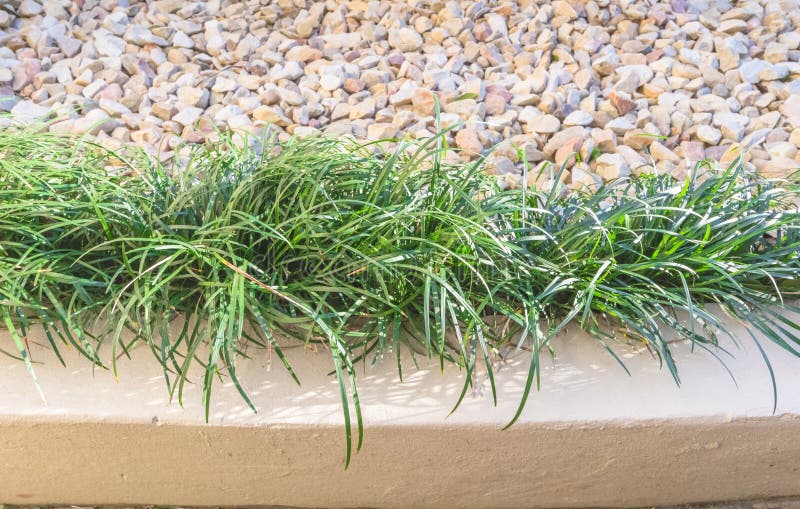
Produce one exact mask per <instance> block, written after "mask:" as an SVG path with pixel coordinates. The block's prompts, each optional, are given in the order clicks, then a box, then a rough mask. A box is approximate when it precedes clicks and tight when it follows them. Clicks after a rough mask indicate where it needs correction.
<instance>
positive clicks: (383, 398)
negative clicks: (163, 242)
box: [0, 325, 800, 508]
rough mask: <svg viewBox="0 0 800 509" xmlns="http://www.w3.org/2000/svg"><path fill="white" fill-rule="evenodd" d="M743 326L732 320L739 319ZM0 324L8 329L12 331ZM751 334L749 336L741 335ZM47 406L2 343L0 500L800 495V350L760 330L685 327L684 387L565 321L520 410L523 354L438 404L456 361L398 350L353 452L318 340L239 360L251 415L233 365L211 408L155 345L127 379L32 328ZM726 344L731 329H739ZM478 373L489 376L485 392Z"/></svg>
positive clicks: (448, 392)
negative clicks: (761, 342) (180, 382)
mask: <svg viewBox="0 0 800 509" xmlns="http://www.w3.org/2000/svg"><path fill="white" fill-rule="evenodd" d="M732 327H733V328H734V329H737V328H738V327H736V326H734V325H732ZM3 334H4V333H2V332H0V344H6V345H7V344H8V341H9V339H8V338H7V337H6V336H5V335H3ZM742 337H744V336H742ZM29 339H30V340H31V342H32V345H33V350H32V357H33V359H34V360H35V361H37V362H42V363H43V364H38V365H37V366H36V368H37V373H38V374H39V377H40V381H41V385H42V388H43V389H44V391H45V394H46V396H47V405H44V404H42V402H41V401H40V400H39V399H38V397H37V395H36V392H35V390H34V388H33V386H32V384H31V383H30V380H29V378H28V376H27V373H26V372H25V368H24V366H23V365H22V364H19V363H17V362H15V361H13V360H11V359H7V358H2V359H0V458H2V459H0V501H3V502H6V503H15V504H29V505H30V504H66V503H69V504H167V505H288V506H300V507H442V508H445V507H579V506H644V505H671V504H681V503H692V502H694V503H698V502H704V501H717V500H744V499H758V498H761V499H765V498H773V497H787V496H797V495H800V440H798V439H797V437H800V393H798V391H797V390H796V388H797V387H798V386H800V360H798V359H797V358H794V357H792V356H790V355H788V354H787V353H785V352H783V351H781V350H779V349H777V348H774V347H772V346H771V345H765V347H766V348H767V351H768V352H769V354H770V357H771V360H772V363H773V368H774V369H775V373H776V376H777V381H778V388H779V400H778V410H777V413H776V414H774V415H773V414H772V395H771V385H770V382H769V378H768V374H767V370H766V368H765V366H764V363H763V361H762V360H761V357H760V355H759V354H758V351H757V350H756V348H755V347H754V346H753V345H752V343H745V344H744V345H743V349H742V350H736V348H735V347H733V352H734V353H735V355H736V358H735V359H732V360H730V361H728V365H729V367H730V368H731V370H732V371H733V373H734V375H735V376H736V380H737V382H738V384H739V388H738V389H737V387H736V386H735V385H734V384H733V383H732V381H731V379H730V377H729V376H728V375H727V373H726V371H725V370H724V369H723V368H722V367H721V366H720V365H719V364H718V363H717V362H716V361H715V360H714V359H713V358H712V357H711V356H710V355H708V354H707V353H704V352H701V351H697V352H694V353H692V352H690V350H689V348H688V347H687V346H685V345H675V346H676V348H677V352H678V353H677V355H676V357H677V362H678V366H679V369H680V370H681V378H682V382H683V383H682V387H681V388H678V387H676V386H675V385H674V383H673V382H672V380H671V378H670V377H669V375H668V374H667V373H666V372H665V371H659V368H658V364H657V361H655V360H654V359H653V358H651V356H650V355H649V354H647V353H646V352H645V353H642V352H636V351H634V350H633V349H630V348H628V349H626V350H623V358H624V359H625V361H626V363H627V365H628V367H629V368H630V369H631V372H632V374H633V376H632V377H628V376H627V375H626V374H625V373H624V371H622V370H621V369H620V368H619V367H618V366H617V365H616V363H615V362H614V361H613V359H611V358H610V357H609V356H608V355H607V354H606V353H604V352H603V350H602V349H600V348H599V347H598V346H597V345H596V344H595V343H594V342H592V341H591V340H588V338H586V337H584V336H582V335H580V334H567V335H566V336H565V337H564V338H560V339H559V340H558V341H557V342H556V344H555V347H556V351H557V356H556V357H555V359H554V360H553V361H550V360H548V361H547V363H546V364H547V366H546V368H545V369H544V373H543V387H542V390H541V392H538V393H536V394H534V395H533V396H532V400H531V402H530V404H529V405H528V407H527V408H526V410H525V412H524V413H523V416H522V418H521V419H520V421H519V423H518V424H517V425H515V426H514V427H512V428H511V429H509V430H507V431H501V430H500V429H499V428H500V427H501V425H502V424H503V423H504V422H506V421H507V419H508V418H510V416H511V415H513V411H514V409H515V405H516V402H517V401H518V397H519V394H520V391H521V387H522V380H523V379H524V376H525V372H526V369H527V366H526V359H525V357H524V356H521V355H520V356H517V357H516V358H514V359H513V360H512V361H510V362H509V363H508V364H507V365H503V366H501V367H500V368H499V370H498V372H497V374H496V377H497V382H498V386H499V393H500V394H499V402H498V407H497V408H493V407H492V403H491V398H489V397H488V384H487V383H485V381H484V382H483V383H480V382H481V380H480V379H479V384H478V386H479V390H478V391H477V392H476V393H475V394H470V395H469V396H468V397H467V398H466V400H465V401H464V403H463V405H462V407H461V408H459V409H458V410H457V411H456V412H455V413H454V414H452V415H451V416H450V417H446V416H447V413H448V412H449V410H450V408H451V406H452V404H453V403H454V402H455V400H456V398H457V395H458V393H459V391H460V389H461V384H462V383H463V377H462V375H463V374H462V373H459V372H458V370H457V369H447V370H446V372H445V374H444V375H442V374H440V373H439V371H438V364H436V363H434V364H430V365H427V364H426V365H424V366H423V368H422V369H421V370H419V371H417V370H415V369H414V368H413V365H412V364H411V363H410V362H408V363H406V366H405V367H406V374H407V377H406V380H405V382H404V383H402V384H401V383H399V382H398V380H397V375H396V368H395V366H394V359H392V358H387V359H385V360H383V361H379V362H378V364H377V365H376V366H375V367H374V368H368V369H366V371H365V372H364V373H363V374H362V375H361V377H360V380H359V388H360V391H361V399H362V405H363V408H364V412H365V415H364V417H365V422H366V426H367V430H366V437H365V442H364V448H363V449H362V451H361V452H360V453H358V454H356V455H355V456H354V459H353V463H352V465H351V467H350V469H349V470H347V471H344V470H343V459H344V433H343V427H342V424H341V423H342V417H341V409H340V408H339V401H338V395H337V386H336V383H335V381H333V380H332V379H331V378H330V377H328V376H326V373H327V372H328V371H329V369H330V368H329V366H330V363H329V360H328V356H327V354H325V353H324V352H321V353H317V354H314V353H311V352H304V351H302V349H294V350H292V351H291V353H290V355H291V357H292V359H293V362H294V364H295V367H296V369H297V370H298V372H299V375H300V378H301V381H302V382H303V386H302V387H297V386H295V385H294V384H293V383H292V382H291V381H290V379H289V378H288V376H287V375H286V374H285V373H284V372H283V370H282V367H281V366H280V364H278V363H277V360H276V361H275V364H274V365H273V366H272V368H271V369H270V370H268V369H267V360H266V355H265V354H264V353H263V352H253V351H251V353H255V356H254V359H253V360H252V361H242V362H241V363H240V364H239V365H238V368H237V373H239V374H240V377H241V378H242V380H243V381H244V384H245V385H246V387H247V388H248V390H249V391H250V393H251V394H252V395H253V400H254V403H255V404H256V406H257V407H258V409H259V413H257V414H253V413H252V412H251V411H250V410H249V409H247V407H246V406H245V405H244V404H243V403H242V401H241V400H240V399H239V397H238V395H236V393H235V390H234V389H233V387H232V385H231V384H230V382H229V381H228V380H227V379H226V380H224V381H223V383H221V384H218V386H217V390H215V394H214V397H213V401H212V412H211V419H210V422H209V423H208V424H205V423H204V422H203V419H202V407H201V405H200V396H199V388H198V387H197V386H194V385H192V386H188V387H187V390H186V393H185V395H184V396H185V400H184V403H185V408H181V407H180V406H179V405H178V404H177V403H176V402H173V403H170V402H169V401H168V395H167V392H166V388H165V386H164V382H163V379H162V375H161V372H160V370H159V367H158V365H157V363H155V362H153V359H151V358H150V353H149V351H147V350H146V349H137V350H136V351H135V352H134V355H133V360H123V361H121V362H120V373H121V375H120V380H119V382H115V381H114V379H113V376H112V375H111V374H110V373H109V372H107V371H104V370H95V371H94V372H92V369H91V368H90V367H88V366H87V365H86V364H85V363H83V362H81V361H80V360H79V359H77V357H76V355H74V354H70V353H67V361H68V368H66V369H65V368H63V367H61V366H59V365H57V364H56V363H55V362H54V361H53V358H52V356H51V355H50V354H49V353H48V351H47V349H45V348H41V347H38V346H36V343H42V341H41V338H36V337H31V338H29ZM729 346H730V345H729ZM480 389H482V392H481V390H480Z"/></svg>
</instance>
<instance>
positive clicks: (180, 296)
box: [0, 127, 800, 464]
mask: <svg viewBox="0 0 800 509" xmlns="http://www.w3.org/2000/svg"><path fill="white" fill-rule="evenodd" d="M240 146H244V148H237V147H240ZM448 150H451V149H449V148H448V147H447V145H446V143H445V136H444V135H441V136H436V137H432V138H430V139H428V140H422V141H415V142H409V141H406V140H399V141H398V142H397V144H396V148H395V149H393V150H391V151H384V150H382V149H381V146H380V144H375V143H369V144H358V143H356V142H353V141H350V140H341V139H325V138H310V139H304V140H296V139H293V140H290V141H288V142H284V143H278V142H275V141H274V140H262V143H260V144H258V145H256V148H253V145H252V144H247V143H245V144H239V143H235V140H234V139H233V138H232V136H231V135H223V136H222V138H221V141H220V142H219V143H218V144H216V145H213V146H197V147H194V148H192V149H191V151H190V154H189V157H188V159H185V160H181V161H178V160H176V161H174V162H172V163H166V164H162V163H160V162H158V161H155V160H153V159H150V158H147V157H145V156H143V155H141V154H137V153H136V151H130V152H111V151H107V150H104V149H102V148H100V147H97V146H95V145H93V144H92V143H91V142H88V141H85V140H76V139H71V138H64V137H58V136H54V135H51V134H47V133H46V132H44V133H43V132H42V131H41V129H37V128H35V127H32V128H29V129H16V130H9V129H6V130H3V131H0V313H2V318H3V324H4V326H5V327H6V328H8V329H9V331H10V336H11V338H12V341H13V342H14V345H13V347H9V348H6V345H3V352H4V353H7V354H8V355H12V356H15V357H19V358H21V359H22V360H23V361H25V362H27V363H28V367H29V368H30V370H31V373H33V369H32V366H31V364H30V361H29V359H28V356H27V350H26V346H25V343H24V338H25V335H26V333H27V330H29V329H30V327H32V326H33V324H34V323H37V324H39V325H40V326H42V327H43V328H44V330H45V332H46V335H47V337H48V338H49V341H50V344H51V346H52V348H53V349H54V350H55V352H56V355H58V356H59V359H60V358H61V357H60V353H59V351H60V349H61V348H62V347H63V345H69V346H70V347H72V348H75V349H77V350H78V351H79V352H80V353H81V354H82V355H83V356H85V357H86V358H87V359H89V360H90V361H91V362H93V363H95V364H97V365H98V366H103V367H108V368H109V369H112V370H114V371H115V373H116V359H117V358H118V357H119V356H120V355H126V354H128V353H129V352H130V350H131V349H132V348H133V347H134V346H135V345H137V344H140V343H141V344H144V345H146V346H147V348H149V349H150V350H151V351H152V353H153V355H154V357H155V359H156V361H157V362H159V363H160V365H161V366H162V368H163V372H164V377H165V380H166V383H167V387H168V389H169V391H170V393H171V394H172V395H173V396H175V397H176V398H177V399H178V400H179V401H182V390H183V387H184V385H185V383H186V382H187V377H188V373H189V371H190V366H192V365H194V364H195V363H196V364H199V365H201V366H202V367H203V371H204V376H203V401H204V404H205V405H206V416H208V409H209V403H210V400H211V391H212V388H213V382H214V379H215V378H217V377H218V375H219V374H220V373H221V372H223V371H224V372H227V374H228V376H229V377H230V379H231V380H232V382H233V383H234V385H235V386H236V388H237V389H238V391H239V392H240V393H241V395H242V397H243V398H244V399H245V400H246V401H247V402H248V404H250V405H251V406H252V403H251V402H250V400H249V398H248V396H247V391H246V389H245V388H244V387H242V385H241V384H240V383H239V381H238V378H237V376H236V365H237V359H238V358H240V357H242V356H243V355H244V347H245V345H248V344H252V345H255V346H261V347H265V348H270V349H272V350H273V351H274V352H275V353H276V355H277V357H278V358H279V359H280V361H281V362H282V363H283V364H284V366H285V367H286V369H288V370H289V372H290V373H291V374H292V376H293V377H294V378H295V379H296V380H297V377H296V376H295V374H294V372H293V371H292V367H291V365H290V364H289V362H288V360H287V359H286V357H285V356H284V355H283V352H282V350H281V346H283V345H285V344H286V341H291V340H293V339H294V340H298V341H302V342H306V343H315V344H320V345H324V346H325V347H326V348H327V350H328V351H329V352H330V355H331V359H332V364H333V368H334V369H333V373H334V375H335V376H336V378H337V380H338V382H339V386H340V388H341V400H342V408H343V412H344V420H345V429H346V464H347V463H349V461H350V457H351V452H352V444H353V442H354V440H353V437H352V436H351V429H352V428H353V427H355V428H356V430H357V434H358V436H357V439H356V440H355V442H356V447H360V446H361V443H362V436H363V424H362V419H361V409H360V404H359V401H358V390H357V384H356V379H357V369H356V366H357V363H359V362H370V361H371V362H374V360H375V359H376V358H377V357H379V356H381V355H383V354H385V353H390V352H391V353H392V354H393V355H395V356H396V359H397V366H398V370H400V376H401V378H402V369H403V366H402V365H401V362H400V359H401V350H403V349H405V350H406V351H409V352H411V353H412V354H414V355H426V356H428V357H433V358H438V359H439V362H440V364H441V367H442V369H444V366H445V364H447V363H452V362H455V363H457V364H458V365H460V366H461V367H462V368H463V369H464V371H465V375H466V376H465V378H464V379H465V381H464V386H463V390H462V392H461V394H460V397H459V398H458V399H457V401H456V402H455V406H458V403H460V401H461V400H462V398H463V397H464V396H465V394H466V393H467V391H468V390H469V387H470V385H471V384H472V383H473V382H472V380H473V376H472V375H473V374H474V370H475V369H476V367H477V366H479V365H482V366H484V367H485V369H486V371H487V375H488V380H489V383H490V385H491V390H492V395H493V397H495V398H496V395H495V389H494V374H493V371H492V365H493V363H494V362H495V360H496V359H497V358H499V357H501V356H502V355H504V354H505V353H506V352H507V351H508V350H509V349H512V350H513V349H520V348H524V349H526V350H529V351H530V352H531V355H530V357H531V361H530V362H531V363H530V370H529V376H528V379H527V383H526V387H525V390H524V393H523V397H522V400H521V402H520V405H519V408H518V411H517V413H516V415H515V416H514V417H513V418H512V419H511V422H510V423H509V425H510V424H513V422H514V421H516V420H517V418H518V417H519V416H520V413H521V411H522V409H523V407H524V404H525V401H526V400H527V398H528V396H529V394H530V391H531V390H532V389H533V387H534V385H536V386H538V385H539V376H540V363H541V360H540V359H541V356H542V355H547V354H548V352H550V351H551V350H552V348H553V347H552V339H553V338H554V337H555V336H556V335H557V334H558V333H559V332H561V331H563V330H564V329H565V327H567V326H568V325H573V324H574V325H577V326H578V327H580V328H581V329H583V330H585V331H587V332H588V333H590V334H591V335H592V336H593V337H594V338H596V339H597V341H599V342H600V344H601V345H603V347H604V348H605V349H606V350H607V351H608V352H609V353H610V354H611V355H614V356H615V357H616V358H617V360H618V361H620V364H621V365H622V366H623V368H624V364H623V363H622V362H621V360H620V359H619V357H617V355H616V354H615V345H616V344H617V343H619V342H622V341H625V342H630V341H637V342H643V343H644V344H646V345H647V346H648V348H649V349H651V350H652V351H653V352H654V353H655V354H656V355H657V356H658V358H659V359H660V361H661V362H662V363H663V364H664V365H665V366H666V367H667V369H668V370H669V372H670V373H671V374H672V376H673V377H674V378H675V380H676V382H679V381H680V377H679V371H678V367H677V366H676V364H675V362H674V360H673V357H672V354H671V346H670V342H669V341H667V335H668V334H670V333H671V334H677V336H678V337H680V338H682V339H685V340H687V341H690V342H691V343H692V345H694V346H696V347H698V348H701V349H704V350H707V351H709V352H710V353H711V354H712V355H715V356H717V357H718V358H720V359H721V360H722V358H723V357H722V355H726V352H725V351H724V350H722V349H721V347H720V346H719V345H718V336H719V335H721V334H726V333H727V332H726V329H725V326H724V322H723V321H722V320H721V319H720V318H719V317H718V316H717V315H715V314H714V313H713V312H712V311H711V310H710V309H709V307H708V306H709V305H710V304H719V305H720V306H722V309H723V310H725V311H726V312H727V313H729V314H731V315H733V316H734V317H736V318H737V319H739V320H742V321H744V322H745V323H747V324H749V329H748V330H750V331H751V335H750V337H749V338H735V339H736V340H737V341H739V340H742V339H750V340H753V341H755V343H756V345H758V348H759V349H761V345H760V344H759V343H758V339H757V338H758V336H757V335H756V334H755V333H756V332H760V333H763V334H764V335H765V336H766V337H767V338H768V339H769V340H771V341H774V342H775V343H777V344H779V345H780V346H781V347H783V348H785V349H786V350H788V351H790V352H791V353H793V354H795V355H796V354H798V351H799V350H798V346H799V345H800V338H799V337H798V333H800V327H799V326H798V324H797V323H795V322H792V321H791V320H790V319H789V318H788V316H789V314H788V313H787V312H794V311H798V308H797V306H796V305H795V303H794V300H796V296H797V292H798V290H799V289H800V288H799V287H800V280H799V279H798V277H799V276H800V259H799V258H798V256H799V255H798V253H799V252H800V233H798V229H800V212H798V198H799V197H800V193H799V192H798V190H797V188H796V187H794V188H793V187H792V186H791V185H790V183H788V182H781V181H777V180H769V179H764V178H760V177H757V176H755V175H751V174H747V173H746V172H745V171H744V163H743V161H742V160H741V159H740V160H737V161H735V162H734V163H733V164H731V165H730V166H729V167H728V168H723V169H717V168H716V167H714V165H713V164H711V163H710V162H706V163H702V164H699V165H698V166H697V167H696V168H695V170H694V171H693V172H692V173H691V175H690V176H689V178H688V179H686V180H685V181H684V182H676V181H674V180H673V179H672V178H671V177H666V176H643V177H637V178H631V179H627V180H620V181H616V182H612V183H609V184H607V185H605V186H602V187H601V188H600V189H598V190H597V191H596V192H593V193H587V192H575V193H572V194H569V195H566V196H564V195H562V194H560V193H559V192H558V189H553V190H551V191H548V192H544V191H538V190H536V189H520V190H501V189H499V188H498V187H497V185H496V183H495V182H494V180H493V179H492V178H490V177H489V176H488V175H487V174H486V172H485V171H484V169H483V161H482V160H478V161H476V162H474V163H459V164H453V163H448V162H446V161H448V160H450V159H449V158H447V157H445V156H446V151H448ZM679 313H684V314H685V315H686V316H688V317H689V322H688V324H685V323H684V321H681V320H680V319H679V318H678V316H679ZM176 319H180V323H181V324H182V326H181V327H180V328H179V331H178V332H177V333H175V332H174V330H171V328H170V327H169V324H170V322H172V321H174V320H176ZM498 321H501V322H503V323H504V324H505V325H507V326H506V327H497V326H496V324H497V323H498ZM508 325H510V327H508ZM669 331H671V332H669ZM761 351H762V353H763V350H761ZM764 358H765V360H766V362H767V365H769V361H768V359H767V358H766V356H765V357H764ZM298 383H299V380H298ZM352 421H354V423H353V422H352Z"/></svg>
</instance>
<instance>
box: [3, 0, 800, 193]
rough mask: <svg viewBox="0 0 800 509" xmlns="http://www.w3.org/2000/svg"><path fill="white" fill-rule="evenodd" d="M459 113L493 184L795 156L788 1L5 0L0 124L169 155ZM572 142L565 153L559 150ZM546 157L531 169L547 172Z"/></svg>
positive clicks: (374, 130)
mask: <svg viewBox="0 0 800 509" xmlns="http://www.w3.org/2000/svg"><path fill="white" fill-rule="evenodd" d="M435 97H438V99H439V102H440V103H441V105H442V113H441V115H440V118H439V122H440V125H441V126H442V127H449V126H457V128H456V129H454V130H453V131H452V132H450V133H449V137H450V143H451V144H452V145H453V146H455V147H457V148H458V149H460V150H459V151H458V153H456V152H453V154H452V157H458V158H462V159H466V160H470V159H475V158H477V157H479V156H480V155H481V154H484V153H486V151H487V150H489V149H490V148H492V147H494V150H493V151H492V152H491V155H490V157H489V160H490V162H491V164H490V171H493V172H495V173H496V174H498V176H499V178H500V179H501V181H502V182H503V183H504V184H505V185H508V186H517V185H520V184H521V177H520V175H521V171H522V167H523V162H524V161H523V160H525V161H527V163H529V165H530V167H531V168H537V167H539V166H540V165H542V164H543V163H544V162H547V161H549V162H554V163H555V164H556V165H561V164H562V163H565V162H566V165H567V167H568V170H569V171H567V172H565V173H564V174H563V175H562V180H563V184H564V187H565V188H572V189H575V188H582V187H585V186H588V187H594V186H597V185H599V184H600V183H602V182H603V181H604V180H608V179H613V178H617V177H621V176H626V175H629V174H631V173H637V172H641V171H643V170H642V168H646V167H648V166H649V165H651V164H652V163H656V164H657V166H658V168H659V171H664V172H668V173H672V174H674V175H675V176H676V177H680V176H681V175H683V174H685V172H686V171H687V169H688V168H690V167H691V166H692V165H693V164H694V163H695V162H696V161H698V160H702V159H705V158H712V159H715V160H721V161H722V162H723V164H724V163H726V162H728V161H730V160H732V159H733V158H734V157H736V156H738V155H739V153H740V150H741V149H742V148H745V149H747V151H746V157H747V158H748V160H749V162H750V164H751V168H752V169H753V170H755V171H759V172H760V173H762V174H765V175H769V176H786V175H788V174H790V173H791V172H792V171H793V170H795V169H796V168H798V167H800V156H798V146H800V1H798V0H743V1H737V2H731V1H727V0H671V1H653V0H588V1H583V0H582V1H577V0H575V1H572V0H555V1H550V0H520V1H503V0H499V1H492V0H485V1H460V2H459V1H430V0H417V1H414V0H409V1H378V0H372V1H364V0H351V1H339V0H329V1H327V2H310V1H306V0H277V1H271V0H247V1H239V0H210V1H208V2H191V1H189V2H187V1H183V0H155V1H146V2H145V1H139V0H99V1H98V0H77V1H69V0H42V1H37V0H4V1H2V2H0V111H9V112H10V113H11V116H10V117H7V118H0V124H8V123H11V122H26V121H30V120H32V119H34V118H39V117H42V116H45V115H49V114H52V115H58V116H59V117H58V118H59V121H58V122H55V123H53V124H52V125H51V126H50V129H51V130H53V131H65V132H70V133H90V134H92V135H96V136H97V137H98V138H99V139H100V141H101V142H103V143H105V144H107V145H110V146H112V147H114V146H117V145H119V144H123V143H127V142H134V143H136V144H138V145H140V146H142V147H144V148H145V149H146V150H148V151H150V152H152V153H161V154H162V155H163V156H169V155H171V154H172V152H173V151H174V150H176V149H177V148H178V147H180V146H181V144H182V143H183V142H184V141H190V142H201V141H205V140H211V141H213V140H214V139H215V138H216V137H217V136H218V133H217V130H218V129H222V130H225V129H233V130H241V131H247V132H250V133H253V134H255V135H262V134H263V132H264V130H265V128H266V126H270V127H269V128H270V129H272V130H273V131H274V132H276V133H277V135H278V136H280V137H289V136H291V135H295V136H308V135H311V134H313V133H317V132H324V133H328V134H331V135H348V136H353V137H356V138H359V139H370V140H377V139H383V138H393V137H402V136H409V137H412V138H418V137H425V136H430V135H431V134H432V133H434V132H435V131H436V118H435V116H434V98H435ZM575 153H577V154H578V157H575V156H574V155H573V154H575ZM551 178H552V176H551V173H548V172H544V173H542V174H541V175H540V176H539V177H538V178H537V176H536V172H531V174H530V175H529V182H527V184H530V185H536V186H539V187H552V186H553V185H554V184H555V182H553V181H552V180H550V179H551Z"/></svg>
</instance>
